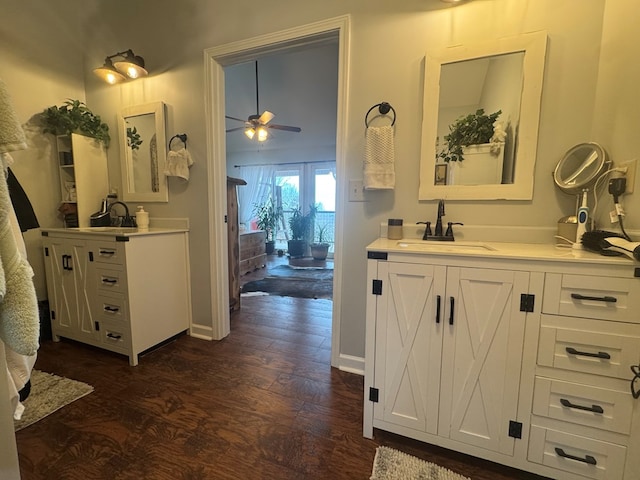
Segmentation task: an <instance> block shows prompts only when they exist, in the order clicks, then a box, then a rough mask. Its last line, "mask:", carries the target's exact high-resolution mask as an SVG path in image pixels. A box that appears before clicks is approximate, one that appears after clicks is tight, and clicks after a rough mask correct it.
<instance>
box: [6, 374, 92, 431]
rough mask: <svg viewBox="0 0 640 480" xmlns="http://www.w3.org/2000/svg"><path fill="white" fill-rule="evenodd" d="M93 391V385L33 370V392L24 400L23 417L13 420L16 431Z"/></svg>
mask: <svg viewBox="0 0 640 480" xmlns="http://www.w3.org/2000/svg"><path fill="white" fill-rule="evenodd" d="M91 392H93V387H92V386H91V385H87V384H86V383H82V382H78V381H76V380H71V379H69V378H64V377H59V376H57V375H53V374H51V373H45V372H41V371H40V370H33V371H32V372H31V393H30V395H29V397H27V399H26V400H25V401H24V402H23V405H24V407H25V410H24V413H23V414H22V418H21V419H20V420H14V422H13V425H14V427H15V431H16V432H17V431H18V430H20V429H22V428H25V427H28V426H29V425H32V424H34V423H35V422H37V421H38V420H41V419H43V418H44V417H46V416H47V415H51V414H52V413H53V412H55V411H56V410H59V409H61V408H62V407H64V406H65V405H69V404H70V403H71V402H73V401H75V400H78V399H79V398H82V397H84V396H85V395H88V394H90V393H91Z"/></svg>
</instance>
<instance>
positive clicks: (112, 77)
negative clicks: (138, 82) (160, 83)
mask: <svg viewBox="0 0 640 480" xmlns="http://www.w3.org/2000/svg"><path fill="white" fill-rule="evenodd" d="M113 59H116V61H115V62H114V61H113ZM93 73H95V74H96V75H97V76H98V77H100V78H101V79H102V80H104V81H105V82H107V83H110V84H112V85H114V84H116V83H120V82H123V81H125V80H127V79H131V80H134V79H136V78H140V77H146V76H147V75H148V72H147V71H146V70H145V68H144V58H142V57H140V56H138V55H136V54H134V53H133V51H132V50H131V49H129V50H126V51H124V52H118V53H116V54H114V55H109V56H108V57H106V58H105V60H104V65H102V66H101V67H99V68H96V69H95V70H94V71H93Z"/></svg>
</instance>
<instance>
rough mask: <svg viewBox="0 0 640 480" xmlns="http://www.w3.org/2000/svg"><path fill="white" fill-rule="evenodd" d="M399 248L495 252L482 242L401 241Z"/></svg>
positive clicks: (431, 250) (427, 250) (426, 250)
mask: <svg viewBox="0 0 640 480" xmlns="http://www.w3.org/2000/svg"><path fill="white" fill-rule="evenodd" d="M397 245H398V247H400V248H406V249H407V250H417V251H421V252H459V253H471V252H474V253H475V252H483V251H484V252H494V251H496V249H495V248H493V247H492V246H491V245H487V244H486V243H482V242H438V241H428V240H422V241H421V240H400V241H399V242H398V243H397Z"/></svg>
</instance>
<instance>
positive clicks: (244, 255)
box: [240, 245, 265, 261]
mask: <svg viewBox="0 0 640 480" xmlns="http://www.w3.org/2000/svg"><path fill="white" fill-rule="evenodd" d="M264 248H265V247H264V245H258V246H251V247H248V248H244V247H241V248H240V260H241V261H242V260H249V259H250V258H253V257H259V256H260V255H264V254H265V253H264Z"/></svg>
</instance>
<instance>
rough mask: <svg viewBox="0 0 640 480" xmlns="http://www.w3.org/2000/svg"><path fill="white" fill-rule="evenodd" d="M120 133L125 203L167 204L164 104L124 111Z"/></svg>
mask: <svg viewBox="0 0 640 480" xmlns="http://www.w3.org/2000/svg"><path fill="white" fill-rule="evenodd" d="M118 134H119V141H120V164H121V173H122V190H123V191H122V198H123V200H124V201H125V202H126V201H130V202H168V201H169V193H168V189H167V178H166V176H165V174H164V167H165V162H166V157H167V151H166V146H165V145H166V134H165V105H164V103H163V102H154V103H147V104H144V105H134V106H131V107H125V108H123V109H122V112H121V114H120V116H119V117H118Z"/></svg>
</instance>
